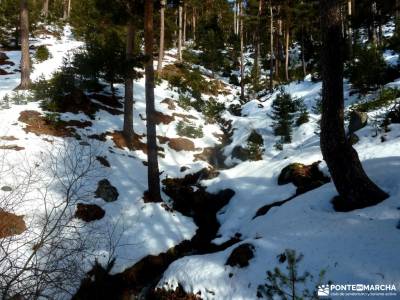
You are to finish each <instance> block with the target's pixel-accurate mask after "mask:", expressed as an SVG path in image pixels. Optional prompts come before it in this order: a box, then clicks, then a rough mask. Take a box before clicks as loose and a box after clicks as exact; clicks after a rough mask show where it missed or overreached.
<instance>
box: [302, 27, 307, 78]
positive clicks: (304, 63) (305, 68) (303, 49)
mask: <svg viewBox="0 0 400 300" xmlns="http://www.w3.org/2000/svg"><path fill="white" fill-rule="evenodd" d="M304 52H305V46H304V26H303V25H301V65H302V67H303V77H306V76H307V63H306V57H305V53H304Z"/></svg>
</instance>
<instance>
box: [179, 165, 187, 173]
mask: <svg viewBox="0 0 400 300" xmlns="http://www.w3.org/2000/svg"><path fill="white" fill-rule="evenodd" d="M189 169H190V168H189V167H187V166H182V167H181V168H180V169H179V171H181V172H185V171H187V170H189Z"/></svg>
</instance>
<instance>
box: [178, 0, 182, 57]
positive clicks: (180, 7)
mask: <svg viewBox="0 0 400 300" xmlns="http://www.w3.org/2000/svg"><path fill="white" fill-rule="evenodd" d="M178 10H179V13H178V14H179V16H178V19H179V20H178V31H179V33H178V60H179V61H180V62H182V1H179V8H178Z"/></svg>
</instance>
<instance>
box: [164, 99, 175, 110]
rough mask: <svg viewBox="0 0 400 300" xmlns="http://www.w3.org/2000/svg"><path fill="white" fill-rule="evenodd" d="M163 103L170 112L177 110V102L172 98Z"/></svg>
mask: <svg viewBox="0 0 400 300" xmlns="http://www.w3.org/2000/svg"><path fill="white" fill-rule="evenodd" d="M161 103H163V104H166V105H167V107H168V109H169V110H175V109H176V105H175V101H174V100H173V99H171V98H165V99H164V100H163V101H161Z"/></svg>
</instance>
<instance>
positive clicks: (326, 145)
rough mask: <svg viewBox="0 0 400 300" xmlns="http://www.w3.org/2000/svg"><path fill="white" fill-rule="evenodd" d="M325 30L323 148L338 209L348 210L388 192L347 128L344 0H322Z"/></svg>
mask: <svg viewBox="0 0 400 300" xmlns="http://www.w3.org/2000/svg"><path fill="white" fill-rule="evenodd" d="M320 3H321V7H320V9H321V11H320V12H321V34H322V52H321V66H322V78H323V89H322V99H323V101H322V119H321V151H322V154H323V157H324V159H325V161H326V163H327V165H328V168H329V171H330V174H331V176H332V179H333V182H334V184H335V186H336V189H337V191H338V193H339V197H336V198H335V199H334V202H333V203H334V206H335V208H336V210H340V211H348V210H352V209H357V208H363V207H367V206H371V205H374V204H377V203H379V202H381V201H383V200H384V199H385V198H387V197H388V195H387V194H386V193H385V192H384V191H382V190H381V189H380V188H379V187H378V186H376V185H375V184H374V183H373V182H372V181H371V180H370V179H369V178H368V176H367V174H366V173H365V172H364V170H363V167H362V165H361V162H360V160H359V158H358V155H357V152H356V151H355V150H354V149H353V147H352V146H351V145H350V143H349V142H348V140H347V138H346V136H345V130H344V118H343V116H344V100H343V52H344V51H343V50H344V40H343V37H342V30H341V26H342V24H341V22H342V15H341V12H340V8H341V7H340V6H341V3H340V1H336V0H321V1H320Z"/></svg>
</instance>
